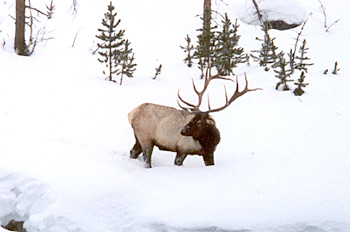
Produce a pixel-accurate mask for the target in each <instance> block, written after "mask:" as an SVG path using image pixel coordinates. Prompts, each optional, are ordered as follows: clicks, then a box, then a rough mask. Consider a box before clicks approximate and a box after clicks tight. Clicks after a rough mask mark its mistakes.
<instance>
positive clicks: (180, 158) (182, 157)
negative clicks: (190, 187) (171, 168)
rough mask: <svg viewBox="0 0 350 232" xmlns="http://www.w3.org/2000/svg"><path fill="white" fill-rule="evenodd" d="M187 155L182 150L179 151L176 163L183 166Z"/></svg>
mask: <svg viewBox="0 0 350 232" xmlns="http://www.w3.org/2000/svg"><path fill="white" fill-rule="evenodd" d="M186 157H187V154H185V153H182V152H177V153H176V157H175V161H174V164H175V165H177V166H181V165H182V164H183V162H184V160H185V158H186Z"/></svg>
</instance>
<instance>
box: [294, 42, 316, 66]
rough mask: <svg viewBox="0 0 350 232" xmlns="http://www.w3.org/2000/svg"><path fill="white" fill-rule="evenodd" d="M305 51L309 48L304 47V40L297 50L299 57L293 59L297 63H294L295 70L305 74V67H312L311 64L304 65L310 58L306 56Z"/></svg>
mask: <svg viewBox="0 0 350 232" xmlns="http://www.w3.org/2000/svg"><path fill="white" fill-rule="evenodd" d="M307 50H309V48H307V47H306V39H304V41H303V45H301V46H300V48H299V54H300V55H299V56H296V57H295V59H297V60H298V62H295V68H296V69H299V70H303V71H305V72H307V66H311V65H313V63H306V61H308V60H310V58H309V57H307V56H306V54H307Z"/></svg>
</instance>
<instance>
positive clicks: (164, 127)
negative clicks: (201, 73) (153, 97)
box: [128, 103, 203, 154]
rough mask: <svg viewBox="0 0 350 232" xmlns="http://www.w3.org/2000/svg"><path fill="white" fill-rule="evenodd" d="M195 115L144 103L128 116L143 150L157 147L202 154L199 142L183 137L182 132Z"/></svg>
mask: <svg viewBox="0 0 350 232" xmlns="http://www.w3.org/2000/svg"><path fill="white" fill-rule="evenodd" d="M193 117H194V115H193V114H190V113H188V112H186V111H183V110H177V109H175V108H172V107H168V106H161V105H156V104H151V103H144V104H142V105H140V106H138V107H136V108H135V109H134V110H133V111H131V112H130V113H129V114H128V119H129V123H130V124H131V126H132V128H133V129H134V134H135V137H136V138H137V139H138V141H139V143H140V145H141V147H142V149H144V148H146V147H148V146H152V145H156V146H158V147H159V148H160V149H162V150H168V151H174V152H178V151H180V152H183V153H186V154H202V153H203V151H202V147H201V145H200V144H199V142H198V141H195V140H194V139H193V138H192V137H190V136H183V135H181V130H182V129H183V128H184V126H185V125H186V124H188V123H189V122H190V121H191V119H193Z"/></svg>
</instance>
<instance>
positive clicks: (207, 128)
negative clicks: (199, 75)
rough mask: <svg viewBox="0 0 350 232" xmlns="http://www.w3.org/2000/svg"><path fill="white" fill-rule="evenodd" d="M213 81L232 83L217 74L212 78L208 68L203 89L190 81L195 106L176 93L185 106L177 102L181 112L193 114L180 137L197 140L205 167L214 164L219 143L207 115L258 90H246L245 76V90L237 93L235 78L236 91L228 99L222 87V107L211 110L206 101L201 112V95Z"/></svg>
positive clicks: (218, 138) (215, 130)
mask: <svg viewBox="0 0 350 232" xmlns="http://www.w3.org/2000/svg"><path fill="white" fill-rule="evenodd" d="M244 75H245V74H244ZM214 79H222V80H230V81H233V80H232V79H229V78H225V77H220V76H219V75H218V74H217V75H215V76H212V75H211V73H210V69H209V68H208V69H207V71H206V75H205V80H204V87H203V89H202V90H201V91H198V89H197V88H196V85H195V84H194V81H193V79H192V84H193V89H194V91H195V93H196V94H197V96H198V103H197V104H196V105H195V104H192V103H189V102H187V101H185V100H183V98H181V96H180V93H179V92H178V98H179V100H180V101H181V102H182V103H183V104H185V105H187V107H184V106H182V105H181V104H180V102H179V101H178V105H179V107H180V108H181V109H183V110H186V111H188V112H190V113H193V114H195V116H194V117H193V119H192V120H191V121H190V122H189V123H188V124H187V125H186V126H185V127H184V128H183V129H182V131H181V135H184V136H192V138H193V139H194V140H197V141H198V142H199V143H200V144H201V146H202V148H203V151H204V154H203V159H204V162H205V164H206V165H213V164H214V156H213V154H214V151H215V149H216V146H217V144H218V143H219V142H220V133H219V130H218V129H217V128H216V126H215V121H214V120H213V119H212V118H211V117H210V116H209V113H212V112H219V111H221V110H224V109H225V108H227V107H228V106H229V105H230V104H231V103H232V102H233V101H235V100H236V99H237V98H239V97H240V96H242V95H244V94H245V93H247V92H250V91H255V90H258V88H257V89H249V88H248V81H247V76H246V75H245V81H246V85H245V88H244V89H243V91H239V86H238V79H237V78H236V90H235V92H234V93H233V94H232V96H231V97H230V98H228V96H227V91H226V87H224V89H225V98H226V102H225V104H224V105H223V106H221V107H218V108H215V109H211V107H210V104H209V100H208V110H207V111H201V110H200V109H199V107H200V106H201V104H202V98H203V94H204V92H205V91H206V90H207V88H208V86H209V83H210V81H212V80H214Z"/></svg>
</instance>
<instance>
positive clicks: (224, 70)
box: [214, 13, 246, 76]
mask: <svg viewBox="0 0 350 232" xmlns="http://www.w3.org/2000/svg"><path fill="white" fill-rule="evenodd" d="M222 24H223V26H222V31H219V32H217V33H216V36H215V48H214V59H215V62H214V63H215V66H216V68H217V70H218V72H219V73H220V75H224V76H227V75H230V74H231V72H232V69H233V68H235V67H237V64H238V63H241V62H244V60H245V57H246V56H245V54H243V52H244V50H243V48H241V47H238V41H239V38H240V37H241V36H240V35H238V34H237V30H238V27H239V25H238V24H237V19H236V22H235V24H234V25H232V23H231V20H230V19H229V18H228V16H227V13H226V14H225V18H224V20H223V21H222Z"/></svg>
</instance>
